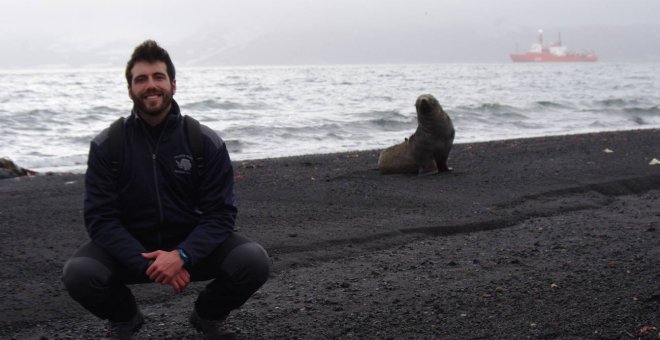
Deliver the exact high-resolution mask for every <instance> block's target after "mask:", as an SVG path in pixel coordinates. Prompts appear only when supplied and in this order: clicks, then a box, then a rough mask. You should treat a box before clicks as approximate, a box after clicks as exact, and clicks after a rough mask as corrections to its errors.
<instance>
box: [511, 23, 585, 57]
mask: <svg viewBox="0 0 660 340" xmlns="http://www.w3.org/2000/svg"><path fill="white" fill-rule="evenodd" d="M511 60H513V62H514V63H523V62H539V63H547V62H580V61H597V60H598V56H597V55H596V53H594V52H591V51H589V52H581V53H578V52H571V51H569V50H568V49H567V48H566V46H563V45H562V44H561V35H559V41H557V42H555V43H552V44H550V45H545V44H543V30H539V41H538V42H537V43H535V44H532V47H530V48H529V51H527V52H526V53H524V54H511Z"/></svg>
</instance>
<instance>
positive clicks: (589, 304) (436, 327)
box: [0, 129, 660, 339]
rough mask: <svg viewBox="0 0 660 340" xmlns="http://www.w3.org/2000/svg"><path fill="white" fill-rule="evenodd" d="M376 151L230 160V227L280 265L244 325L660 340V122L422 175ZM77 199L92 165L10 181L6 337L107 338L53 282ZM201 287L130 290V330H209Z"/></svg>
mask: <svg viewBox="0 0 660 340" xmlns="http://www.w3.org/2000/svg"><path fill="white" fill-rule="evenodd" d="M606 151H607V152H606ZM378 152H379V151H378V150H374V151H364V152H351V153H340V154H329V155H310V156H301V157H290V158H281V159H268V160H259V161H246V162H236V163H235V171H236V180H237V188H236V191H237V192H236V193H237V198H238V202H237V203H238V208H239V217H238V226H239V227H240V230H241V232H243V233H245V234H247V235H248V236H250V237H252V238H254V239H256V240H257V241H259V242H260V243H262V244H263V245H264V246H265V248H266V249H267V250H268V251H269V253H270V255H271V257H272V259H273V264H274V271H273V274H272V277H271V278H270V280H269V281H268V282H267V283H266V284H265V285H264V287H263V288H262V289H261V290H260V291H259V292H258V293H257V294H256V295H255V296H254V297H253V299H251V300H250V301H249V302H248V303H247V304H246V305H245V306H243V308H241V309H240V310H238V311H236V312H234V313H233V314H232V315H231V316H230V322H231V323H232V324H233V325H234V326H235V327H236V328H238V329H239V330H240V334H239V335H240V338H243V339H274V338H277V339H526V338H531V339H637V338H643V339H657V338H660V330H659V329H660V230H659V229H660V199H659V197H660V165H650V164H649V163H650V162H651V160H652V159H654V158H655V159H660V130H658V129H652V130H637V131H624V132H608V133H597V134H582V135H571V136H562V137H544V138H533V139H519V140H507V141H496V142H488V143H474V144H458V145H455V146H454V150H453V151H452V153H451V155H450V159H449V165H450V166H451V167H453V168H454V171H453V172H452V173H443V174H439V175H435V176H428V177H416V176H405V175H389V176H383V175H380V174H379V173H378V171H377V170H376V163H377V159H378ZM82 195H83V178H82V175H69V174H58V175H50V176H36V177H29V178H20V179H8V180H2V181H0V197H1V198H2V206H1V207H0V233H1V235H2V237H1V238H0V243H1V246H0V255H1V256H0V265H1V267H2V274H1V276H2V280H0V285H1V286H0V294H1V295H2V296H1V298H0V301H2V315H3V317H2V318H1V319H0V338H3V339H12V338H15V339H38V338H48V339H68V338H75V339H87V338H95V337H98V335H99V334H102V332H103V329H104V326H105V323H104V322H102V321H100V320H97V319H95V318H94V317H93V316H91V315H89V314H88V313H87V312H85V311H84V310H83V309H82V308H81V307H79V306H78V305H77V304H76V303H75V302H74V301H73V300H71V299H70V298H69V297H68V295H67V293H66V292H65V291H64V288H63V286H62V284H61V282H60V279H59V277H60V273H61V267H62V264H63V263H64V261H65V260H66V259H67V258H68V256H69V255H70V254H71V252H72V251H73V250H74V249H75V248H76V247H77V246H78V245H79V244H81V243H82V242H83V241H84V240H85V239H86V237H87V236H86V234H85V231H84V226H83V219H82V212H81V208H82ZM200 287H202V283H197V284H193V285H192V286H190V287H188V288H187V290H186V291H184V292H183V293H182V294H181V295H179V296H175V297H173V296H172V295H173V293H172V291H171V288H167V287H160V286H157V285H141V286H134V287H133V288H134V292H135V294H136V297H137V299H138V302H139V304H140V307H141V309H142V310H143V312H144V313H145V314H146V318H147V324H146V325H145V327H143V329H142V330H141V331H140V333H139V334H138V336H137V338H139V339H193V338H197V337H199V335H198V334H197V333H196V332H195V331H194V330H192V328H191V327H190V326H189V325H188V323H187V318H188V315H189V313H190V311H191V306H192V301H193V300H194V298H195V296H196V293H197V291H198V290H199V289H200Z"/></svg>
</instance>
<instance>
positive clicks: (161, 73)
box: [128, 61, 176, 116]
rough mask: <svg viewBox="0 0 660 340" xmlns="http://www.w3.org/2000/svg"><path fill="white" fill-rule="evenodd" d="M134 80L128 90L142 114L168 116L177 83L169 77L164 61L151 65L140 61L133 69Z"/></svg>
mask: <svg viewBox="0 0 660 340" xmlns="http://www.w3.org/2000/svg"><path fill="white" fill-rule="evenodd" d="M131 74H132V75H133V80H131V86H130V87H129V89H128V96H129V97H131V99H132V100H133V103H134V104H135V106H137V108H138V110H139V111H140V112H142V113H145V114H148V115H151V116H158V115H160V114H161V113H163V112H164V111H165V112H164V113H165V114H167V111H169V109H170V105H171V104H172V96H173V95H174V93H175V92H176V82H175V81H171V80H170V77H169V76H168V75H167V66H166V65H165V63H164V62H162V61H156V62H153V63H149V62H146V61H138V62H136V63H135V65H134V66H133V68H132V69H131Z"/></svg>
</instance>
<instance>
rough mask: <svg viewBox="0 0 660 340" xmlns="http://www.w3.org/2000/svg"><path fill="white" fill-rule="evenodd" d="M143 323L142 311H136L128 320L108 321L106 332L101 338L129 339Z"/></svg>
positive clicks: (113, 339)
mask: <svg viewBox="0 0 660 340" xmlns="http://www.w3.org/2000/svg"><path fill="white" fill-rule="evenodd" d="M143 324H144V315H142V312H140V311H137V313H135V316H133V318H132V319H131V320H129V321H120V322H117V321H109V322H108V332H107V333H106V334H105V337H104V338H103V339H106V340H130V339H131V338H133V334H135V333H137V331H139V330H140V328H142V325H143Z"/></svg>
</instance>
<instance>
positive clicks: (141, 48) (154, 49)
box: [126, 40, 176, 88]
mask: <svg viewBox="0 0 660 340" xmlns="http://www.w3.org/2000/svg"><path fill="white" fill-rule="evenodd" d="M138 61H146V62H149V63H153V62H156V61H162V62H164V63H165V65H167V75H168V76H169V77H170V81H174V80H175V79H176V71H175V70H174V64H173V63H172V59H170V55H169V53H167V51H166V50H165V49H164V48H162V47H160V46H159V45H158V43H157V42H155V41H154V40H145V41H144V42H143V43H141V44H140V45H138V46H137V47H136V48H135V50H133V55H131V59H129V60H128V63H126V81H127V82H128V87H129V88H130V87H131V82H132V81H133V74H132V73H131V70H132V69H133V66H135V63H137V62H138Z"/></svg>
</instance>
